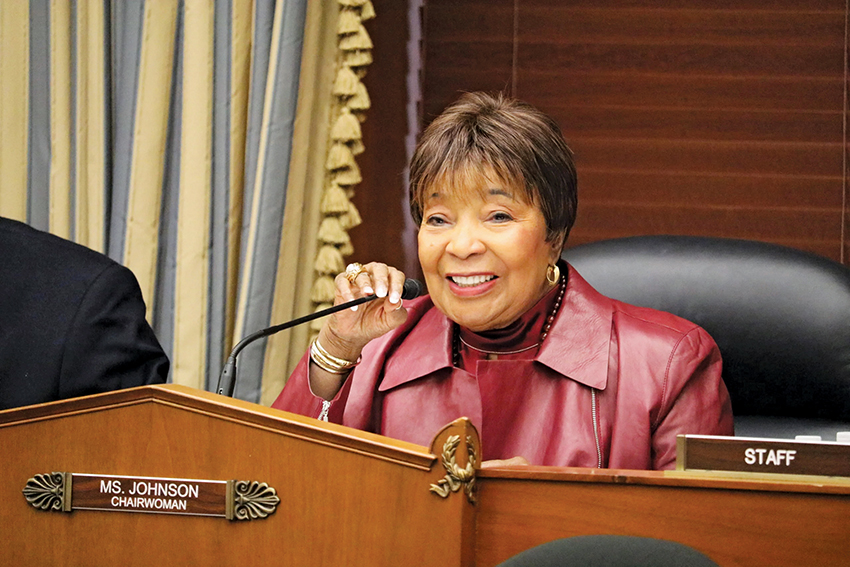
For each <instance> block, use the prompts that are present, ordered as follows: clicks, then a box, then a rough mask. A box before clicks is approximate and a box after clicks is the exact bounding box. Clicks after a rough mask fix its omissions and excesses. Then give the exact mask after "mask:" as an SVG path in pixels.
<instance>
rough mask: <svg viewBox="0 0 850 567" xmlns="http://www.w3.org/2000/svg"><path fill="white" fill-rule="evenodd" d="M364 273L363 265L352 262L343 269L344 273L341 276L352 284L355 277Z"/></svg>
mask: <svg viewBox="0 0 850 567" xmlns="http://www.w3.org/2000/svg"><path fill="white" fill-rule="evenodd" d="M363 273H366V268H364V267H363V264H361V263H359V262H352V263H351V264H349V265H347V266H346V267H345V271H344V272H343V273H342V275H344V276H345V279H347V280H348V281H350V282H351V283H354V280H356V279H357V276H359V275H360V274H363Z"/></svg>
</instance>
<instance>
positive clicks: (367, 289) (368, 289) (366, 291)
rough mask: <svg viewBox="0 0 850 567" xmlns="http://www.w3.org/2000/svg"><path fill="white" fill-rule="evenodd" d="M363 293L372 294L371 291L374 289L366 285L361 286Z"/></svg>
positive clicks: (373, 291)
mask: <svg viewBox="0 0 850 567" xmlns="http://www.w3.org/2000/svg"><path fill="white" fill-rule="evenodd" d="M363 293H365V294H366V295H372V294H373V293H375V290H374V289H372V287H371V286H368V285H367V286H366V287H364V288H363Z"/></svg>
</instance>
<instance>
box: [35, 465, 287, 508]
mask: <svg viewBox="0 0 850 567" xmlns="http://www.w3.org/2000/svg"><path fill="white" fill-rule="evenodd" d="M23 493H24V497H25V498H26V499H27V502H29V503H30V505H32V506H33V507H35V508H37V509H39V510H45V511H61V512H71V511H72V510H99V511H105V512H136V513H147V514H177V515H183V516H210V517H218V518H225V519H228V520H257V519H262V518H265V517H267V516H268V515H269V514H272V513H274V511H275V509H276V507H277V504H278V503H279V502H280V499H279V498H278V496H277V493H276V492H275V489H274V488H272V487H270V486H268V485H267V484H266V483H261V482H256V481H239V480H199V479H180V478H159V477H134V476H117V475H98V474H77V473H65V472H58V473H57V472H54V473H49V474H38V475H35V476H34V477H33V478H31V479H29V480H28V481H27V484H26V487H24V490H23Z"/></svg>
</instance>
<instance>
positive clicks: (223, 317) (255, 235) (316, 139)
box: [0, 0, 362, 403]
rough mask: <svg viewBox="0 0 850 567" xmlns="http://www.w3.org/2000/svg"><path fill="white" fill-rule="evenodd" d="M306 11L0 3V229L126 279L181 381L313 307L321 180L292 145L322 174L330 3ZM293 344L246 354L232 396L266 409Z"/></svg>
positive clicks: (273, 5) (263, 6) (201, 383)
mask: <svg viewBox="0 0 850 567" xmlns="http://www.w3.org/2000/svg"><path fill="white" fill-rule="evenodd" d="M309 4H310V5H309V6H308V2H307V0H278V1H274V0H215V1H212V0H137V1H129V2H127V1H119V0H106V1H104V0H92V1H89V0H75V1H72V2H67V1H62V0H28V1H27V0H16V1H14V2H2V3H0V63H2V64H0V215H3V216H6V217H10V218H15V219H19V220H23V221H25V222H28V223H29V224H31V225H33V226H35V227H37V228H40V229H43V230H49V231H50V232H53V233H55V234H58V235H60V236H63V237H65V238H69V239H71V240H74V241H77V242H80V243H82V244H84V245H86V246H89V247H91V248H93V249H95V250H99V251H102V252H104V253H106V254H108V255H109V256H110V257H112V258H114V259H116V260H117V261H119V262H121V263H122V264H124V265H126V266H128V267H129V268H130V269H132V270H133V272H134V273H135V274H136V277H137V278H138V280H139V283H140V285H141V287H142V291H143V294H144V297H145V300H146V302H147V305H148V316H149V319H150V321H151V323H152V325H153V327H154V330H155V331H156V333H157V335H158V337H159V339H160V342H161V343H162V344H163V347H164V348H165V350H166V352H167V353H168V355H169V358H170V359H171V361H172V373H171V378H170V379H171V381H173V382H174V383H179V384H185V385H188V386H192V387H196V388H203V389H210V390H212V389H213V388H214V387H215V385H216V383H217V381H218V374H219V372H220V370H221V366H222V362H223V359H224V358H225V357H226V355H227V354H228V353H229V351H230V349H231V348H232V346H233V344H235V343H236V342H238V340H239V339H240V338H242V337H243V336H245V335H247V334H249V333H251V332H253V331H255V330H257V329H260V328H263V327H266V326H268V325H270V324H274V323H278V322H281V321H282V320H285V319H286V318H287V317H286V316H287V315H290V314H291V315H292V316H293V317H294V316H298V315H301V314H303V312H304V310H305V309H309V308H310V305H311V304H310V299H309V292H310V289H311V286H312V280H313V279H314V273H313V265H312V264H313V260H312V257H313V256H312V255H313V254H315V251H316V242H315V240H316V236H315V235H316V233H317V230H318V225H319V223H320V213H319V202H318V200H319V198H320V197H319V196H320V195H321V188H322V187H323V186H324V179H323V178H322V177H318V176H316V175H315V174H314V173H311V172H312V171H314V170H315V168H313V169H311V166H310V163H311V160H310V159H306V157H305V155H304V150H303V149H296V151H294V152H293V136H294V135H295V137H296V139H297V138H298V137H299V136H300V137H301V138H302V139H306V140H307V141H308V143H315V144H321V145H318V146H317V145H313V146H312V147H313V148H314V149H315V148H317V147H318V148H320V152H317V153H318V154H319V158H318V159H319V161H321V162H323V161H324V159H325V153H326V152H325V149H324V148H325V147H327V144H328V140H327V136H328V134H327V132H328V131H329V128H330V125H331V124H330V118H331V117H330V112H331V111H330V108H331V101H332V98H331V95H330V93H327V96H326V97H325V98H324V99H322V98H321V97H322V96H323V93H324V92H325V91H327V90H329V89H330V85H331V84H332V82H333V73H334V69H335V65H336V61H335V60H334V59H333V58H332V57H331V58H330V60H329V61H327V57H323V55H322V53H323V52H324V54H325V56H327V55H331V54H333V53H334V52H333V49H334V41H335V37H334V34H335V31H336V30H335V23H334V24H333V26H334V27H333V28H331V32H330V35H329V34H328V32H327V28H326V24H329V23H330V22H332V21H333V20H332V18H336V17H337V15H338V13H339V12H340V6H338V5H337V4H336V3H335V2H311V3H309ZM360 4H362V2H361V3H360ZM343 9H348V8H343ZM308 11H309V12H310V18H307V14H308ZM305 20H306V27H305ZM305 29H306V30H307V32H306V35H305ZM305 41H306V42H307V43H308V47H309V49H310V50H311V51H310V52H308V53H307V54H306V55H305V61H307V62H309V64H310V65H311V66H310V67H309V68H308V67H306V66H305V67H302V46H303V44H304V42H305ZM323 50H324V51H323ZM305 77H306V79H307V81H308V84H307V85H306V90H305V89H304V88H302V89H301V93H300V94H299V84H300V82H302V81H304V80H305ZM328 77H330V81H327V78H328ZM325 84H328V85H329V86H327V87H326V86H324V85H325ZM323 89H324V90H323ZM299 98H300V99H301V102H300V103H299ZM323 117H324V121H322V119H323ZM298 121H300V122H301V124H299V123H298ZM296 131H297V132H296ZM322 132H324V134H322ZM323 136H324V138H323ZM299 145H300V143H299ZM299 156H300V157H299ZM297 159H303V160H304V163H300V162H298V163H297V164H296V167H295V168H294V169H293V170H292V171H291V168H290V164H291V163H296V162H294V161H291V160H297ZM293 179H294V180H295V183H293ZM317 187H318V189H316V188H317ZM290 191H292V194H291V193H290ZM305 255H307V256H305ZM298 337H299V336H298V335H292V336H291V337H290V336H287V337H285V338H282V339H281V341H283V342H285V345H286V346H285V347H278V349H277V351H275V350H274V349H272V348H269V349H266V348H264V345H262V344H258V345H256V347H254V345H252V347H249V348H248V349H246V350H245V351H243V353H242V354H241V355H240V357H239V381H238V383H237V387H236V396H237V397H240V398H242V399H245V400H249V401H254V402H263V403H269V402H270V399H269V398H270V397H272V396H273V395H274V394H275V393H276V392H277V391H279V389H280V387H281V386H282V384H283V380H284V379H285V377H286V375H287V374H288V371H289V368H291V366H292V364H293V363H292V359H293V358H295V353H298V352H303V350H304V348H305V346H306V335H304V336H301V337H300V338H298ZM296 338H297V339H298V344H295V343H296ZM276 340H277V339H276ZM283 342H281V343H280V344H283ZM276 352H277V354H275V353H276ZM270 365H272V366H271V367H270V368H268V369H267V367H269V366H270ZM264 377H270V378H269V379H268V380H267V381H266V384H265V385H264ZM264 389H265V391H266V393H265V395H264V394H263V391H264Z"/></svg>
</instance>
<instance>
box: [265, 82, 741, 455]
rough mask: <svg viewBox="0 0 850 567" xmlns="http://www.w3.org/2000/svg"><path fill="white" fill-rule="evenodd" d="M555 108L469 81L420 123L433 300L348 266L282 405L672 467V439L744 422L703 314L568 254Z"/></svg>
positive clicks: (489, 445) (389, 275) (563, 163)
mask: <svg viewBox="0 0 850 567" xmlns="http://www.w3.org/2000/svg"><path fill="white" fill-rule="evenodd" d="M576 203H577V197H576V174H575V167H574V164H573V161H572V153H571V151H570V150H569V148H568V147H567V145H566V142H565V141H564V139H563V136H562V135H561V132H560V130H559V128H558V126H557V125H556V124H555V122H554V121H553V120H552V119H550V118H549V117H547V116H546V115H544V114H542V113H540V112H539V111H537V110H535V109H534V108H532V107H530V106H528V105H526V104H523V103H520V102H517V101H514V100H510V99H506V98H503V97H501V96H495V97H494V96H489V95H485V94H480V93H474V94H468V95H465V96H464V97H463V98H461V100H460V101H458V102H457V103H455V104H454V105H452V106H450V107H449V108H448V109H446V110H445V111H444V112H443V114H442V115H440V116H439V117H438V118H437V119H436V120H434V122H433V123H431V125H430V126H429V127H428V128H427V130H426V131H425V132H424V134H423V136H422V139H421V141H420V143H419V145H418V147H417V149H416V153H415V155H414V157H413V160H412V162H411V167H410V207H411V211H412V213H413V217H414V219H415V220H416V222H417V223H418V225H419V234H418V241H419V260H420V263H421V265H422V271H423V273H424V275H425V282H426V284H427V287H428V293H429V295H428V296H425V297H420V298H417V299H415V300H412V301H409V302H404V304H403V302H402V301H401V299H400V296H401V291H402V285H403V283H404V279H405V277H404V274H403V273H401V272H400V271H398V270H397V269H395V268H392V267H389V266H386V265H384V264H380V263H371V264H367V265H366V266H360V265H359V264H356V265H352V266H350V267H349V269H348V270H346V272H345V273H343V274H340V275H339V276H338V277H337V278H336V297H335V301H336V303H341V302H345V301H350V300H352V299H354V298H357V297H361V296H363V295H371V294H376V295H377V296H378V297H379V298H382V299H379V300H378V301H372V302H370V303H366V304H363V305H361V306H359V308H353V309H350V310H345V311H342V312H338V313H336V314H334V315H332V316H330V317H329V318H328V319H327V320H326V322H325V324H324V326H323V327H322V330H321V332H320V333H319V336H318V338H317V340H316V341H315V342H314V343H313V344H312V345H311V347H310V351H309V353H308V354H306V355H305V357H304V359H303V360H302V361H301V363H300V364H299V366H298V367H297V369H296V370H295V372H294V373H293V375H292V377H291V378H290V379H289V381H288V383H287V385H286V387H285V388H284V390H283V392H282V393H281V394H280V396H279V397H278V399H277V400H276V401H275V403H274V407H277V408H280V409H285V410H289V411H293V412H297V413H301V414H304V415H310V416H314V417H318V418H320V419H325V420H329V421H333V422H336V423H342V424H344V425H348V426H351V427H355V428H358V429H363V430H368V431H373V432H376V433H380V434H382V435H386V436H389V437H393V438H396V439H403V440H406V441H411V442H414V443H418V444H421V445H428V444H430V441H431V438H432V437H433V436H434V434H435V433H436V432H437V431H438V430H439V429H440V428H441V427H443V426H444V425H445V424H447V423H449V422H451V421H452V420H454V419H456V418H458V417H461V416H466V417H468V418H469V419H470V420H471V421H472V423H474V424H475V426H476V427H477V428H478V430H479V433H480V434H481V444H482V451H483V456H484V459H487V460H509V462H528V463H531V464H536V465H554V466H576V467H609V468H630V469H664V468H671V467H673V466H674V465H675V458H676V435H677V434H681V433H692V434H715V435H731V434H732V412H731V404H730V401H729V395H728V393H727V391H726V387H725V386H724V384H723V381H722V380H721V378H720V371H721V360H720V353H719V351H718V349H717V346H716V345H715V343H714V341H713V340H712V339H711V337H710V336H709V335H708V334H707V333H706V332H705V331H704V330H703V329H701V328H700V327H698V326H697V325H694V324H693V323H690V322H688V321H685V320H683V319H680V318H678V317H675V316H673V315H670V314H668V313H663V312H659V311H655V310H652V309H646V308H642V307H634V306H632V305H627V304H624V303H621V302H619V301H615V300H613V299H610V298H607V297H605V296H603V295H600V294H599V293H598V292H597V291H595V290H594V289H593V288H592V287H591V286H590V285H589V284H588V283H587V282H585V281H584V280H583V279H582V278H581V276H580V275H579V274H578V273H577V272H576V271H575V270H574V269H573V268H572V267H570V266H568V265H567V264H565V263H564V262H562V261H561V260H560V256H561V252H562V250H563V248H564V245H565V243H566V240H567V236H568V234H569V232H570V228H571V227H572V225H573V222H574V220H575V214H576Z"/></svg>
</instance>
